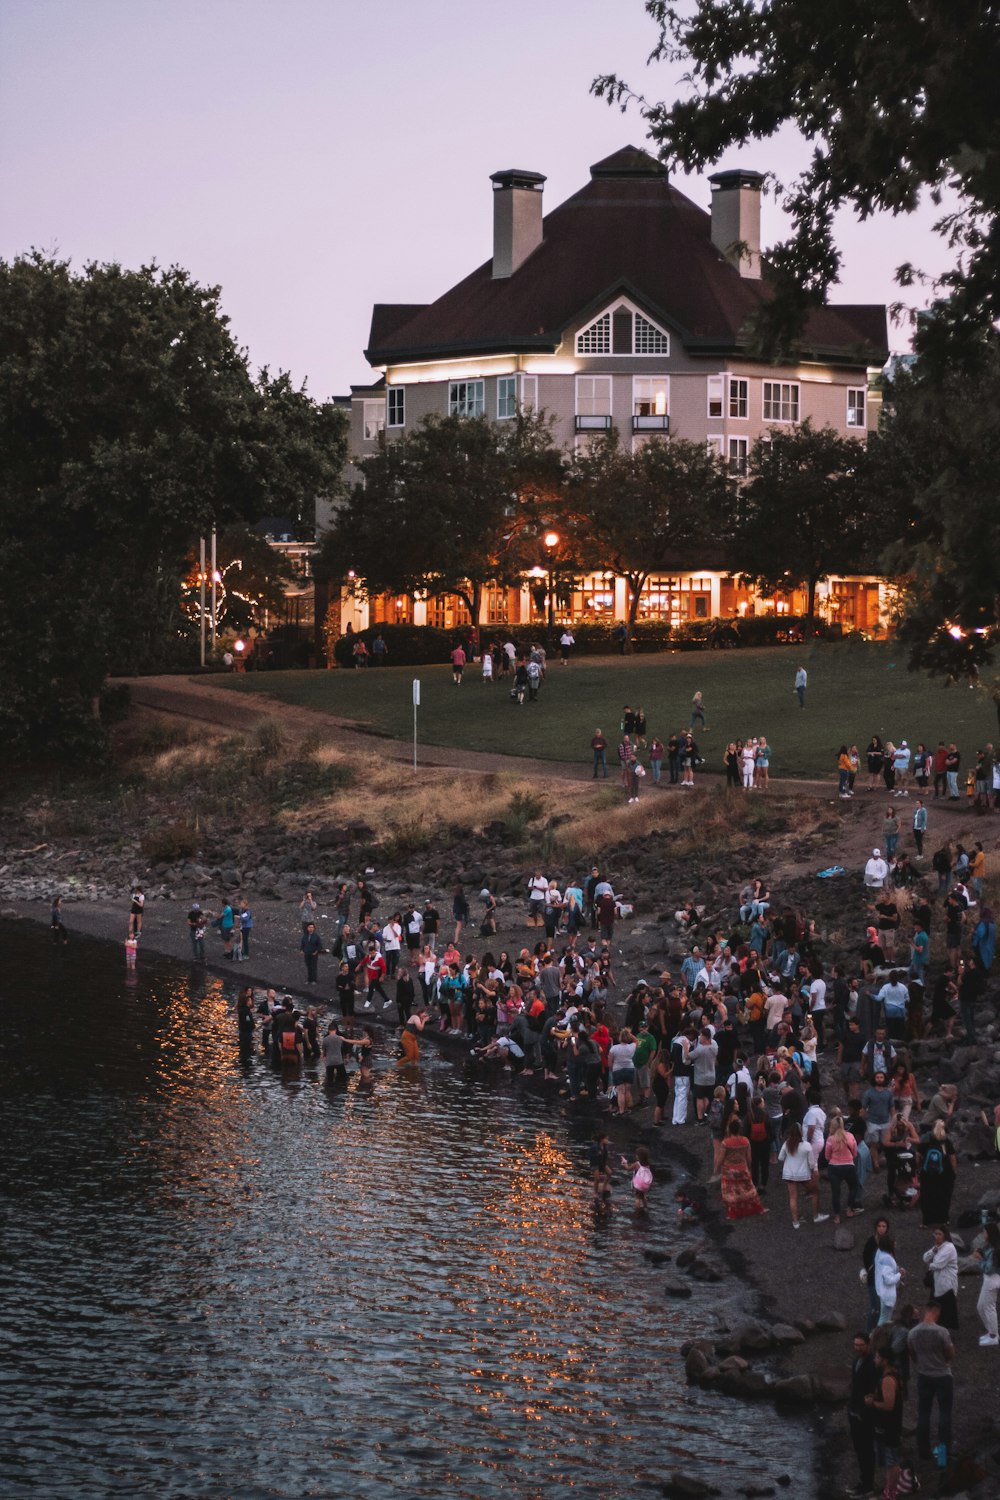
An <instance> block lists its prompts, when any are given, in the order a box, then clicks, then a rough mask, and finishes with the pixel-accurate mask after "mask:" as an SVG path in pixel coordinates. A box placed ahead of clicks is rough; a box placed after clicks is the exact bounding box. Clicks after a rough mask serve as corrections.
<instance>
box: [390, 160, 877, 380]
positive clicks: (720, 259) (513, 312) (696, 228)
mask: <svg viewBox="0 0 1000 1500" xmlns="http://www.w3.org/2000/svg"><path fill="white" fill-rule="evenodd" d="M590 170H591V177H590V181H589V182H588V183H587V185H586V186H585V187H583V188H581V189H580V191H579V192H578V193H574V195H573V196H572V197H571V198H568V199H567V200H566V202H565V203H561V204H560V205H559V206H558V208H555V209H553V210H552V212H551V213H548V214H546V215H545V219H544V223H543V239H542V243H541V244H540V245H539V246H538V248H537V249H536V250H534V251H533V252H532V254H531V255H529V256H528V258H527V260H525V261H524V263H523V264H522V265H521V266H520V267H519V268H518V269H517V270H516V271H515V272H514V274H513V275H512V276H509V277H504V278H502V279H497V280H494V279H493V275H492V260H488V261H485V262H484V263H483V265H481V266H479V267H478V268H477V269H476V270H475V271H473V272H472V274H471V275H470V276H467V277H466V278H465V279H464V281H460V282H459V283H458V285H457V286H454V287H452V288H451V290H450V291H447V292H445V293H444V295H443V296H442V297H439V298H438V299H437V301H436V302H432V303H430V304H428V305H426V306H423V307H411V308H406V307H401V306H398V305H385V304H379V305H377V306H376V308H375V310H374V314H373V317H372V329H371V336H370V339H369V344H368V348H367V350H366V351H365V354H366V357H367V358H368V360H369V362H370V363H371V364H373V365H384V364H389V363H400V362H406V361H407V360H411V359H433V358H441V357H449V356H455V355H461V354H508V353H529V352H532V351H536V352H550V351H552V350H554V349H556V348H557V347H558V346H559V344H560V342H561V340H562V337H563V333H564V331H565V330H566V329H567V328H569V327H570V326H572V325H573V324H574V323H577V322H578V321H580V320H581V319H582V318H585V317H587V316H588V315H590V314H593V313H596V312H599V311H600V310H601V308H602V306H603V305H606V303H607V302H609V301H610V300H611V299H612V298H613V297H614V296H616V295H619V294H621V293H625V294H627V295H628V296H630V297H632V298H633V300H634V301H635V302H636V303H637V304H638V305H639V306H640V307H643V308H644V309H646V310H648V311H649V313H650V315H651V316H652V317H653V318H654V319H655V321H657V322H659V323H663V324H666V325H667V326H668V327H670V328H672V329H674V330H676V332H677V334H678V335H679V337H680V339H681V342H682V343H683V344H684V346H685V347H686V348H688V349H690V350H691V351H692V352H695V353H698V352H704V353H706V354H709V353H712V354H725V353H727V352H741V351H743V350H744V349H745V347H746V341H747V325H748V323H749V320H750V318H751V317H752V315H753V314H754V313H755V312H756V311H757V309H758V308H759V307H760V305H761V303H762V301H764V300H766V299H767V298H768V297H769V296H770V295H771V291H770V287H769V286H768V283H767V279H766V277H767V268H766V266H765V268H764V279H763V280H754V279H752V278H749V277H744V276H741V275H740V273H739V271H738V270H737V269H736V267H735V266H733V265H731V264H730V263H729V261H727V260H726V259H725V257H724V256H723V255H722V254H721V253H720V251H718V250H717V249H716V248H715V246H714V245H713V244H712V239H711V216H710V215H709V214H708V213H706V211H705V210H704V209H701V208H699V207H698V206H697V204H695V203H692V201H691V200H690V198H687V197H685V195H684V194H683V193H681V192H679V191H678V190H677V189H676V188H674V187H671V185H670V183H669V182H668V180H667V176H666V172H665V171H664V169H663V167H662V165H661V164H660V163H659V162H658V161H657V160H656V159H655V157H652V156H650V155H649V154H648V153H647V152H645V151H640V150H638V149H637V148H636V147H634V146H628V147H626V148H625V149H624V150H622V151H617V152H615V153H614V154H613V155H611V156H608V157H606V158H605V159H604V160H603V161H600V162H597V163H596V164H595V165H594V166H593V167H591V169H590ZM404 314H405V316H404ZM803 344H804V346H805V347H806V348H807V349H808V350H809V351H810V352H811V353H813V354H814V355H816V356H817V357H821V358H824V359H832V360H837V359H840V360H842V361H848V360H849V361H850V362H852V363H866V362H870V363H879V364H881V363H882V362H883V361H884V360H885V358H886V355H887V352H888V339H887V336H886V324H885V308H884V307H883V306H880V305H877V304H875V305H872V306H855V305H852V306H844V307H835V306H825V307H821V308H817V309H816V310H815V311H814V312H813V313H812V314H811V315H810V317H809V320H808V324H807V328H806V333H805V336H804V339H803Z"/></svg>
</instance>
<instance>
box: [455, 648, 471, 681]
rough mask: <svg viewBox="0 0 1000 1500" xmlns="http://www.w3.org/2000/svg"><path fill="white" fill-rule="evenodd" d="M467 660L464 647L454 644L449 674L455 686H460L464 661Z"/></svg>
mask: <svg viewBox="0 0 1000 1500" xmlns="http://www.w3.org/2000/svg"><path fill="white" fill-rule="evenodd" d="M467 661H468V657H467V656H466V654H465V650H464V648H463V647H462V646H456V647H455V649H454V651H453V652H452V653H451V675H452V677H453V678H454V681H455V685H456V686H457V687H461V686H462V673H463V672H464V671H465V663H466V662H467Z"/></svg>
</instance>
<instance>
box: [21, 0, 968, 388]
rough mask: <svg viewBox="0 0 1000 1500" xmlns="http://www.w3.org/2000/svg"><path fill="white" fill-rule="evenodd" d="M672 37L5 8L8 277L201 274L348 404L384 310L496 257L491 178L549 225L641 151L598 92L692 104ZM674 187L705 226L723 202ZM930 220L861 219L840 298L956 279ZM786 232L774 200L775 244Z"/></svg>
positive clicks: (450, 21)
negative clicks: (517, 186) (374, 320)
mask: <svg viewBox="0 0 1000 1500" xmlns="http://www.w3.org/2000/svg"><path fill="white" fill-rule="evenodd" d="M655 37H656V34H655V30H654V27H653V25H652V23H651V21H650V20H649V18H648V17H647V16H646V14H645V11H644V9H643V6H642V3H641V0H505V3H504V4H502V5H485V4H482V3H478V4H475V5H470V4H468V0H466V3H461V0H421V3H413V0H396V3H395V4H393V5H378V6H365V5H361V4H355V3H351V4H348V3H345V0H280V3H277V0H2V4H0V204H2V214H0V257H3V258H4V259H11V258H12V257H14V256H16V255H18V254H20V253H22V252H24V251H27V250H28V249H30V248H31V247H32V246H36V247H38V248H40V249H42V250H44V251H47V252H55V253H58V254H59V255H60V256H62V257H65V258H68V259H70V260H71V261H72V262H73V263H74V264H75V265H76V266H82V265H83V263H84V262H85V261H87V260H91V259H95V260H117V261H120V262H121V263H122V264H124V265H129V266H136V265H139V264H142V263H147V262H149V261H152V260H156V261H158V262H159V263H161V264H164V265H168V264H172V263H177V264H179V265H182V266H185V267H186V268H187V269H188V270H189V271H190V272H191V273H192V274H193V275H194V277H195V278H196V279H197V280H199V281H201V282H203V283H206V284H214V283H218V284H219V285H221V287H222V292H223V298H222V300H223V306H224V309H225V311H226V312H227V313H228V315H229V317H230V319H231V321H232V326H233V329H234V332H235V335H236V337H237V339H238V340H239V342H240V343H241V344H245V345H246V346H247V348H248V349H249V351H250V356H251V359H252V361H253V363H254V364H255V365H263V364H267V365H270V366H271V367H272V369H276V368H279V367H280V368H282V369H287V370H289V371H290V372H291V374H292V376H293V377H294V378H295V379H296V381H301V380H303V379H306V380H307V381H308V385H309V389H310V391H311V392H312V394H313V395H315V396H317V397H321V398H322V397H327V396H330V395H333V394H336V393H341V392H346V390H347V389H348V387H349V385H350V384H351V383H352V382H358V381H364V380H366V379H367V378H368V377H369V373H370V372H369V369H368V366H367V364H366V362H365V360H364V357H363V355H362V349H363V348H364V345H365V342H366V338H367V333H368V322H369V316H370V312H371V305H372V303H373V302H376V301H380V302H426V301H430V300H432V299H433V298H434V297H436V296H437V295H439V294H440V293H441V292H443V291H444V290H446V288H447V287H449V286H451V285H452V284H453V283H454V282H456V281H457V280H459V279H460V278H461V277H462V276H464V275H465V274H467V273H468V272H469V271H470V270H472V269H473V268H474V267H475V266H477V265H478V264H480V263H481V262H482V261H484V260H486V259H487V258H488V257H489V255H490V253H491V249H492V227H491V224H492V220H491V215H492V203H491V190H490V182H489V176H490V173H491V172H495V171H497V170H499V169H500V168H504V167H521V168H528V169H531V170H534V171H539V172H543V173H545V174H546V176H547V178H548V181H547V183H546V186H545V201H546V206H547V207H549V208H551V207H554V206H555V205H556V204H557V203H559V202H561V201H562V200H563V199H564V198H566V197H568V196H569V195H570V194H571V193H573V192H575V191H576V190H577V189H578V188H579V187H581V186H582V185H583V184H584V183H585V182H586V181H587V178H588V174H589V167H590V164H591V163H592V162H594V161H597V160H599V159H600V158H601V157H603V156H607V155H609V154H610V153H611V152H612V151H615V150H617V149H618V148H619V147H621V146H623V145H626V144H628V143H630V142H631V143H632V144H635V145H644V144H646V142H645V139H644V135H643V130H642V123H641V121H640V119H639V117H638V116H637V115H636V114H634V113H630V114H628V115H626V116H622V115H621V114H620V113H619V112H618V111H617V110H612V109H609V108H608V107H607V105H605V104H603V103H602V102H601V101H599V100H596V99H593V98H592V97H591V96H590V95H589V92H588V90H589V85H590V82H591V79H592V78H593V77H594V76H595V74H597V73H600V72H607V71H614V72H617V73H619V74H622V75H623V76H624V77H626V78H627V79H628V80H629V82H630V83H631V84H632V85H633V87H635V88H637V89H642V90H644V91H646V92H648V93H649V95H650V96H651V97H654V98H663V97H669V96H671V95H672V94H673V93H674V92H676V90H677V89H678V87H679V82H678V76H677V75H678V74H679V72H680V70H679V69H678V70H677V73H676V74H673V75H672V73H671V70H670V69H669V68H668V67H667V66H664V65H663V64H658V65H655V66H654V67H652V68H649V69H647V68H646V66H645V60H646V57H647V56H648V54H649V52H650V50H651V48H652V46H653V44H654V42H655ZM806 150H807V148H806V147H805V146H804V144H803V143H802V142H801V141H800V140H798V139H797V138H795V137H792V136H791V135H790V134H789V135H787V136H783V137H782V139H781V141H780V142H771V143H756V144H754V145H753V146H752V147H751V148H748V150H747V151H746V152H745V153H743V154H742V155H739V156H730V157H727V158H726V159H724V160H723V161H722V162H721V163H720V165H721V166H735V165H743V166H747V167H754V168H756V169H758V170H760V171H768V170H773V171H776V172H777V174H778V176H779V177H782V176H784V177H785V178H786V179H787V178H788V177H790V176H791V175H792V174H793V172H794V170H795V167H796V165H797V164H801V162H802V161H803V160H804V158H805V154H806ZM674 180H675V182H676V184H677V186H678V187H680V188H681V190H682V191H684V192H686V193H687V194H688V196H689V197H691V198H693V199H694V200H695V201H696V202H698V203H700V204H701V205H702V206H703V207H707V205H708V198H709V190H708V186H707V183H706V182H704V181H702V180H700V179H698V178H693V177H692V178H687V179H684V178H680V177H677V178H675V179H674ZM935 216H936V212H935V211H934V210H933V209H931V208H930V207H928V208H926V209H924V210H922V211H921V212H920V213H919V214H917V215H915V216H913V217H911V218H908V219H899V220H891V219H879V220H876V221H872V222H871V223H869V224H867V225H858V224H856V223H854V221H853V220H852V219H851V218H850V216H844V217H843V219H842V221H841V224H840V227H839V236H840V243H841V246H842V249H843V251H844V257H845V266H844V274H843V279H842V284H841V287H840V288H839V289H838V290H837V291H836V292H835V293H834V298H833V300H838V301H850V302H877V301H885V302H893V301H895V300H897V299H898V298H899V296H900V294H899V291H898V289H897V288H896V287H895V285H894V283H893V270H894V268H895V266H896V264H897V263H899V262H901V261H904V260H913V261H914V262H916V263H917V264H918V265H921V266H922V267H923V268H925V269H927V270H929V271H932V272H937V271H939V270H941V269H942V268H943V267H944V266H945V265H947V264H948V261H949V256H948V252H947V251H946V249H945V248H944V247H943V246H942V245H941V244H940V242H939V241H938V240H937V238H936V237H935V236H934V235H933V234H932V233H931V224H932V223H933V220H934V218H935ZM782 228H783V226H782V219H781V215H780V213H779V211H778V209H777V207H776V205H775V204H774V202H773V200H772V201H766V202H765V205H764V223H763V233H764V240H765V243H770V242H772V241H774V240H775V239H777V238H779V237H780V236H781V233H782ZM907 296H908V298H909V299H911V300H916V297H917V294H915V293H913V292H911V293H908V294H907ZM890 342H891V344H892V346H893V347H894V348H896V349H904V348H906V347H907V344H908V330H907V329H906V328H905V327H897V328H895V329H894V330H892V331H891V335H890Z"/></svg>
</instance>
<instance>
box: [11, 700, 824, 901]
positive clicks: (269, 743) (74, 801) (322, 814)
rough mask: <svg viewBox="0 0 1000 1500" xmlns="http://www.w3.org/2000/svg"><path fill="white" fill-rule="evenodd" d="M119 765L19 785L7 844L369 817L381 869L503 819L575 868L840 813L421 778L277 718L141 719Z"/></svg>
mask: <svg viewBox="0 0 1000 1500" xmlns="http://www.w3.org/2000/svg"><path fill="white" fill-rule="evenodd" d="M334 734H335V731H334ZM115 764H116V766H117V767H118V768H119V773H118V775H117V776H116V775H115V774H114V772H111V773H109V774H106V775H105V776H104V777H103V778H102V779H100V780H95V781H92V782H77V783H76V784H74V785H73V786H67V787H65V788H64V789H62V790H58V791H57V790H54V789H53V788H52V787H51V786H46V787H45V788H44V789H41V788H40V789H38V790H37V791H36V792H34V793H26V795H25V796H23V797H21V798H19V799H18V804H17V807H16V811H15V809H14V807H13V805H12V806H11V808H10V809H9V811H8V814H7V817H6V818H5V822H6V823H7V829H6V834H7V836H8V839H9V840H11V841H13V842H21V841H22V840H23V841H24V842H27V840H28V836H29V830H30V837H31V841H32V842H33V843H35V844H37V843H39V842H40V841H41V840H45V841H48V842H49V843H50V845H51V846H52V847H53V848H57V847H62V846H68V845H70V844H74V845H77V846H79V847H80V848H81V849H83V848H89V849H90V851H91V852H100V853H104V854H107V855H108V856H114V855H116V854H117V855H122V856H126V857H127V856H129V855H130V854H135V853H140V854H141V856H142V862H145V863H148V864H149V865H156V864H161V863H162V864H177V863H179V862H182V861H184V860H188V859H194V860H199V861H202V862H204V863H206V864H215V863H219V862H221V861H222V860H223V859H224V858H225V857H226V854H225V851H231V850H232V849H233V848H234V846H236V845H240V844H243V845H245V844H247V842H249V843H251V844H252V843H253V841H254V837H255V835H257V836H261V835H263V834H264V833H265V832H266V834H267V837H268V841H269V843H273V841H274V839H275V838H277V839H278V841H279V842H282V841H283V836H285V835H287V837H288V842H289V847H291V848H294V847H296V846H297V845H298V844H299V843H300V840H299V835H300V834H302V833H315V832H317V831H319V830H323V829H331V828H332V829H338V828H340V829H345V828H347V826H348V825H349V824H351V823H352V822H356V821H358V820H360V821H362V822H363V823H364V824H366V825H367V827H368V828H370V829H371V834H370V835H368V834H364V835H363V836H361V837H360V841H361V842H363V843H364V842H371V843H377V844H378V845H379V846H380V852H381V857H382V859H383V860H384V862H385V863H386V864H405V863H406V861H407V859H408V858H410V857H412V856H417V855H420V854H421V853H423V852H424V851H428V850H431V849H432V848H434V849H437V850H441V848H442V847H443V846H449V845H450V846H452V847H453V849H454V858H455V859H456V860H458V861H461V860H462V857H463V855H462V845H463V842H465V841H467V840H469V839H471V838H473V837H475V836H478V835H480V834H482V833H483V831H484V830H485V829H487V828H489V826H490V825H491V824H494V823H503V824H504V825H505V827H504V829H503V831H502V833H498V835H497V838H498V842H499V843H501V844H503V845H505V846H508V847H510V848H512V849H513V850H517V851H519V852H521V853H522V854H523V857H524V859H525V860H526V861H533V860H535V859H538V860H541V861H543V862H545V863H546V864H548V865H549V866H550V867H551V868H553V869H555V868H559V869H561V870H564V871H566V872H567V873H569V872H570V871H571V870H572V869H574V868H577V867H579V865H580V862H582V861H584V860H586V861H588V862H589V861H591V860H593V859H595V858H599V857H600V856H601V854H602V851H606V850H607V849H609V848H611V847H614V846H616V845H627V844H630V843H632V842H634V841H636V840H638V839H640V838H642V837H643V836H644V835H647V834H651V833H664V834H666V835H667V836H668V838H669V847H670V854H671V857H672V858H675V859H684V858H685V857H690V856H694V855H696V854H699V853H702V852H704V851H705V849H706V848H710V849H711V850H712V853H713V855H715V856H717V857H720V858H724V857H725V855H726V854H727V853H731V852H735V851H737V850H740V849H747V848H754V849H759V848H760V847H761V844H762V843H763V842H765V841H766V842H769V843H771V844H772V845H773V843H774V842H775V841H776V840H777V841H780V839H781V836H782V835H783V834H788V836H789V837H792V836H793V835H792V834H791V832H790V830H791V828H792V826H793V825H792V818H793V815H794V819H795V823H794V827H795V834H794V837H795V838H796V839H799V840H801V838H802V837H803V836H804V835H805V834H806V833H808V832H809V831H815V830H817V829H819V828H820V827H825V826H826V821H827V820H829V818H830V816H831V814H830V811H829V809H824V808H822V807H820V806H818V805H817V806H816V807H813V806H811V805H810V806H809V807H808V809H805V808H798V807H797V808H794V809H793V806H792V804H789V803H787V802H786V801H785V799H780V800H778V799H769V798H750V797H745V796H743V795H742V794H739V793H731V794H727V793H726V792H725V791H724V790H723V789H722V788H721V787H720V786H718V785H714V786H712V787H710V788H705V789H701V790H697V791H695V792H694V793H693V794H686V795H684V796H683V797H682V796H681V795H679V794H678V795H677V796H673V797H668V796H662V795H661V796H656V795H653V794H651V793H647V794H645V795H644V796H643V798H642V800H641V801H640V802H639V803H638V804H637V805H632V806H630V805H629V804H628V803H627V802H626V800H625V797H624V792H623V790H622V788H621V787H620V786H619V785H618V782H617V780H616V779H609V781H608V782H607V784H605V783H603V782H602V783H598V784H592V783H589V782H584V783H582V784H581V783H573V782H570V781H567V780H562V779H558V778H557V779H554V780H553V781H552V782H546V783H540V781H539V779H538V778H537V776H533V777H528V776H525V775H519V774H518V773H517V772H516V771H511V772H509V773H508V772H487V773H476V772H454V771H450V770H448V771H445V770H430V769H428V770H421V771H418V772H417V773H416V775H414V774H413V772H411V771H410V770H408V769H407V768H403V767H400V766H399V765H398V764H396V763H393V762H384V763H382V762H379V761H377V760H376V759H375V758H374V757H372V758H369V759H367V760H361V761H359V759H358V757H357V755H356V754H347V753H345V752H343V751H341V750H339V749H338V748H337V746H336V744H335V743H327V742H325V741H324V739H323V738H322V737H320V736H318V735H317V736H312V737H310V738H307V739H305V740H302V741H295V740H293V739H290V738H288V737H286V736H285V735H284V734H283V732H282V730H281V727H280V724H279V723H278V722H277V720H265V721H264V722H263V723H262V724H260V725H259V726H258V727H257V728H256V729H255V730H254V731H252V732H250V733H247V734H215V733H212V732H211V731H210V730H206V729H203V728H199V729H193V728H191V727H190V726H188V725H186V724H183V723H177V722H176V721H173V720H160V719H156V718H153V717H151V716H150V715H148V714H146V713H139V714H135V715H133V716H132V717H131V718H130V720H129V721H128V722H127V723H126V724H124V725H122V726H120V728H119V730H118V732H117V735H116V762H115ZM803 818H805V824H804V823H803ZM834 821H836V819H834ZM15 824H16V825H17V826H16V827H15ZM347 841H348V842H350V840H347ZM337 842H338V841H337V840H336V839H334V840H333V844H334V846H336V844H337ZM229 857H230V858H231V857H232V856H231V855H230V856H229Z"/></svg>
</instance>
